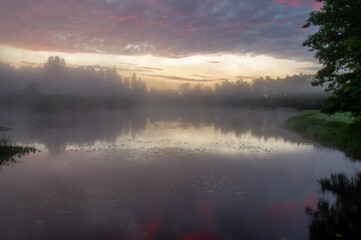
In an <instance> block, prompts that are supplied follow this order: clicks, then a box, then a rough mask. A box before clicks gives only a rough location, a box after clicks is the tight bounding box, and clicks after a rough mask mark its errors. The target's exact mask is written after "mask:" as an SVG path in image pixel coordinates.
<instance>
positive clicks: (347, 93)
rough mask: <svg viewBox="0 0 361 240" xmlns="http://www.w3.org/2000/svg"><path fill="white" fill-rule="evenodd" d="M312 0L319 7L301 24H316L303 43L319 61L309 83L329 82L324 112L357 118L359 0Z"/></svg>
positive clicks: (360, 40)
mask: <svg viewBox="0 0 361 240" xmlns="http://www.w3.org/2000/svg"><path fill="white" fill-rule="evenodd" d="M316 1H318V2H322V3H323V7H322V8H321V10H320V11H313V12H311V14H310V17H309V18H308V20H307V23H306V24H305V25H304V26H303V27H304V28H309V27H310V26H316V27H318V31H317V32H316V33H315V34H313V35H310V36H309V37H308V38H307V39H306V41H304V43H303V46H307V47H309V48H310V50H312V51H316V54H315V58H317V59H318V60H319V62H320V63H321V64H322V65H323V68H322V69H321V70H319V71H318V72H317V76H316V79H315V80H314V81H313V85H321V86H322V85H323V84H325V83H329V85H328V88H327V89H326V90H327V91H332V92H333V95H332V96H331V97H330V98H329V99H328V100H327V101H326V104H325V106H324V112H326V113H329V114H331V113H334V112H340V111H341V112H351V113H352V114H353V115H354V116H355V117H359V119H360V120H361V101H360V99H361V14H360V12H361V1H360V0H352V1H350V0H337V1H336V0H316Z"/></svg>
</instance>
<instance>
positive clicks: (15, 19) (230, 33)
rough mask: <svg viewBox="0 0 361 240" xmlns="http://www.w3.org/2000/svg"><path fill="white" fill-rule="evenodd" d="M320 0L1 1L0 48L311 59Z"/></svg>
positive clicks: (175, 55)
mask: <svg viewBox="0 0 361 240" xmlns="http://www.w3.org/2000/svg"><path fill="white" fill-rule="evenodd" d="M313 8H315V5H314V4H313V0H302V1H301V0H275V1H273V2H272V1H269V0H253V1H248V0H224V1H218V0H199V1H194V0H141V1H134V0H119V1H117V0H111V1H110V0H64V1H57V0H26V1H1V2H0V44H1V45H7V46H13V47H18V48H25V49H31V50H41V51H63V52H92V53H107V54H125V55H144V54H152V55H154V56H166V57H184V56H191V55H197V54H210V53H212V54H213V53H233V54H234V53H236V54H250V55H260V54H262V55H269V56H273V57H279V58H292V59H310V58H311V54H310V53H308V52H307V50H306V49H305V48H303V47H301V43H302V41H303V40H304V39H305V38H306V36H307V35H309V34H310V33H311V31H312V30H303V29H301V26H302V25H303V24H304V22H305V21H306V19H307V17H308V14H309V12H310V11H311V10H313Z"/></svg>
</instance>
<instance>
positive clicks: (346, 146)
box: [286, 111, 361, 155]
mask: <svg viewBox="0 0 361 240" xmlns="http://www.w3.org/2000/svg"><path fill="white" fill-rule="evenodd" d="M286 125H287V126H288V127H290V128H292V129H295V130H296V131H298V132H300V133H301V134H302V135H304V136H305V137H307V138H311V139H313V140H317V141H320V142H321V143H323V144H324V145H327V146H332V147H336V148H339V149H342V150H352V151H353V152H356V153H358V154H360V155H361V125H360V124H356V121H355V119H354V118H353V117H352V116H351V115H350V114H348V113H336V114H333V115H330V116H329V115H326V114H323V113H320V112H319V111H304V112H302V113H301V114H299V115H297V116H295V117H292V118H290V119H288V120H287V122H286ZM358 154H357V155H358Z"/></svg>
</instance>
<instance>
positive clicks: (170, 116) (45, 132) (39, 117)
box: [12, 108, 303, 154]
mask: <svg viewBox="0 0 361 240" xmlns="http://www.w3.org/2000/svg"><path fill="white" fill-rule="evenodd" d="M284 114H287V113H285V112H284V111H283V112H280V113H278V111H272V110H269V111H262V112H261V113H260V112H259V111H252V110H242V111H232V109H221V110H220V109H202V108H201V109H199V108H195V109H194V108H172V109H170V108H168V109H165V108H153V109H139V110H131V109H130V110H126V111H125V110H124V111H102V112H91V113H76V114H74V113H54V114H34V115H32V116H31V117H24V118H23V117H21V116H18V115H16V116H14V117H13V118H14V122H16V125H17V126H18V127H17V128H16V129H14V130H13V131H12V134H13V135H14V136H15V137H16V139H18V140H19V141H21V142H24V143H32V142H37V143H39V144H44V145H45V147H46V148H47V149H48V150H49V152H50V153H51V154H59V153H61V152H63V151H65V149H66V147H67V146H68V145H77V146H82V145H84V146H91V145H93V144H94V143H95V142H109V143H114V142H115V141H116V140H117V138H118V137H121V136H129V138H133V139H134V138H136V137H137V136H138V135H141V134H142V132H143V131H145V130H146V128H147V126H148V124H159V123H160V124H168V123H171V124H172V125H174V124H176V126H177V127H179V128H180V129H184V128H201V127H213V128H214V129H215V131H220V132H221V133H222V134H228V133H231V134H232V133H233V134H235V135H236V136H241V135H242V134H245V133H250V134H252V135H253V136H255V137H258V138H263V139H268V138H279V139H284V141H291V142H297V143H302V141H303V140H302V138H300V137H298V136H297V135H296V134H293V133H292V132H289V131H287V130H286V129H284V128H280V127H279V126H280V124H282V121H283V119H284V117H285V116H284ZM289 114H290V115H291V114H292V112H289ZM22 121H24V122H22Z"/></svg>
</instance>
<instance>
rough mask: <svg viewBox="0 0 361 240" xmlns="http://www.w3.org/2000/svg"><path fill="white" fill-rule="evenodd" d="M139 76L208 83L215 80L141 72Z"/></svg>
mask: <svg viewBox="0 0 361 240" xmlns="http://www.w3.org/2000/svg"><path fill="white" fill-rule="evenodd" d="M141 76H145V77H153V78H162V79H167V80H174V81H181V82H198V83H206V82H207V83H208V82H214V81H215V80H213V79H209V78H208V77H207V78H205V79H193V78H185V77H178V76H167V75H156V74H154V75H153V74H149V75H146V74H142V75H141Z"/></svg>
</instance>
